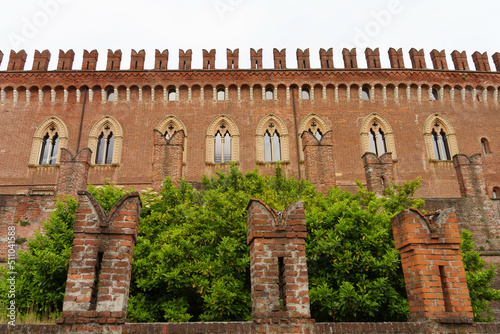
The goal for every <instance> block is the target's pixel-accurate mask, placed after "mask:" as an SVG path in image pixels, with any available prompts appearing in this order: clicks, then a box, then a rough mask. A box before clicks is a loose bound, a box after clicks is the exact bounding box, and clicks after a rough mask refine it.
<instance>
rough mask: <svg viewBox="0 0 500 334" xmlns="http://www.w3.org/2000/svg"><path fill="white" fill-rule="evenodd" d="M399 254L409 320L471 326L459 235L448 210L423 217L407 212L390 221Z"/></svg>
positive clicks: (455, 220)
mask: <svg viewBox="0 0 500 334" xmlns="http://www.w3.org/2000/svg"><path fill="white" fill-rule="evenodd" d="M392 229H393V233H394V240H395V244H396V249H398V250H399V252H400V253H401V264H402V266H403V273H404V277H405V284H406V291H407V295H408V302H409V304H410V319H411V320H413V321H417V320H425V319H431V320H438V321H440V322H443V323H472V319H473V314H472V306H471V303H470V297H469V289H468V287H467V280H466V278H465V270H464V266H463V262H462V254H461V253H460V250H459V245H460V232H459V230H458V224H457V219H456V215H455V213H454V212H451V210H444V211H441V212H437V213H432V214H427V215H425V216H424V215H423V214H422V213H421V212H419V211H418V210H414V209H409V210H405V211H403V212H402V213H400V214H398V215H397V216H396V217H394V218H393V219H392Z"/></svg>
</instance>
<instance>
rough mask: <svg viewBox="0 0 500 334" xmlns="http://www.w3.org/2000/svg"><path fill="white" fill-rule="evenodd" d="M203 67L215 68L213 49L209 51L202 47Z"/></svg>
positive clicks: (207, 68) (206, 68)
mask: <svg viewBox="0 0 500 334" xmlns="http://www.w3.org/2000/svg"><path fill="white" fill-rule="evenodd" d="M203 69H205V70H213V69H215V49H212V50H210V52H209V51H207V50H205V49H203Z"/></svg>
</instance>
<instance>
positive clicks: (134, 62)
mask: <svg viewBox="0 0 500 334" xmlns="http://www.w3.org/2000/svg"><path fill="white" fill-rule="evenodd" d="M145 59H146V51H144V49H143V50H141V51H139V52H137V51H135V50H132V54H131V55H130V69H131V70H141V71H142V70H144V61H145Z"/></svg>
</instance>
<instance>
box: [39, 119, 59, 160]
mask: <svg viewBox="0 0 500 334" xmlns="http://www.w3.org/2000/svg"><path fill="white" fill-rule="evenodd" d="M51 132H52V133H50V132H47V133H46V134H45V136H44V137H43V139H42V146H41V150H40V160H39V164H40V165H55V164H56V162H57V152H58V151H59V134H58V133H57V132H55V128H54V127H52V128H51Z"/></svg>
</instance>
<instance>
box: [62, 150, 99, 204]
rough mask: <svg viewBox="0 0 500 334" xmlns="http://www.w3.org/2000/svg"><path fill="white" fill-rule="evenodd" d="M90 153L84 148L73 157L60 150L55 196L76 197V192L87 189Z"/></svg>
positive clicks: (66, 151) (68, 152)
mask: <svg viewBox="0 0 500 334" xmlns="http://www.w3.org/2000/svg"><path fill="white" fill-rule="evenodd" d="M91 155H92V151H91V150H90V149H89V148H84V149H83V150H81V151H80V152H78V153H77V154H76V156H73V154H71V152H70V151H68V150H67V149H65V148H61V158H60V159H59V161H60V167H59V175H58V177H57V194H58V195H71V196H74V197H77V192H78V191H81V190H86V189H87V179H88V175H89V168H90V157H91Z"/></svg>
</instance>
